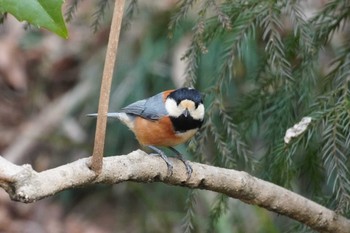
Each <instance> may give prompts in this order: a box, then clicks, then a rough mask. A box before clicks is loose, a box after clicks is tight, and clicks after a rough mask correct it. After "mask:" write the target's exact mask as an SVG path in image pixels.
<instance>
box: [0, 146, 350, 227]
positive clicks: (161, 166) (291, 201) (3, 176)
mask: <svg viewBox="0 0 350 233" xmlns="http://www.w3.org/2000/svg"><path fill="white" fill-rule="evenodd" d="M89 160H90V158H84V159H80V160H77V161H75V162H72V163H70V164H66V165H63V166H60V167H57V168H53V169H50V170H46V171H43V172H36V171H34V170H33V169H32V168H31V166H30V165H23V166H17V165H15V164H13V163H11V162H9V161H7V160H5V159H4V158H2V157H1V156H0V186H1V187H2V188H4V189H5V190H6V191H7V192H8V194H9V195H10V197H11V199H12V200H16V201H20V202H25V203H29V202H34V201H37V200H40V199H42V198H45V197H47V196H52V195H54V194H56V193H58V192H60V191H62V190H65V189H68V188H75V187H78V186H84V185H88V184H96V183H105V184H117V183H121V182H125V181H137V182H145V183H149V182H163V183H165V184H171V185H179V186H184V187H188V188H199V189H206V190H211V191H215V192H218V193H223V194H226V195H228V196H230V197H233V198H237V199H240V200H241V201H243V202H245V203H248V204H251V205H257V206H260V207H263V208H266V209H268V210H271V211H273V212H276V213H279V214H283V215H286V216H288V217H290V218H293V219H295V220H297V221H299V222H301V223H304V224H306V225H308V226H309V227H311V228H312V229H314V230H317V231H319V232H330V233H331V232H332V233H333V232H337V233H349V229H350V220H349V219H346V218H344V217H343V216H341V215H339V214H337V213H335V212H334V211H332V210H329V209H327V208H325V207H323V206H321V205H319V204H317V203H315V202H313V201H311V200H308V199H306V198H304V197H302V196H300V195H298V194H296V193H293V192H291V191H289V190H287V189H285V188H282V187H279V186H277V185H275V184H272V183H269V182H266V181H263V180H261V179H258V178H255V177H253V176H251V175H249V174H248V173H246V172H243V171H236V170H229V169H225V168H218V167H213V166H209V165H204V164H199V163H191V166H192V168H193V174H192V176H191V178H190V179H189V180H187V175H186V170H185V167H184V166H183V164H182V163H181V162H180V161H178V160H176V159H172V162H173V163H174V173H173V175H172V176H167V166H166V165H165V163H164V161H163V160H161V159H160V158H159V157H158V156H150V155H147V154H145V153H144V152H143V151H141V150H137V151H134V152H132V153H130V154H128V155H122V156H113V157H107V158H104V162H103V167H102V171H101V174H100V175H99V176H97V177H96V174H95V173H94V172H93V171H92V170H90V169H89V167H88V164H89Z"/></svg>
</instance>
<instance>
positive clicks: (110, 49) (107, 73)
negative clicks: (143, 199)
mask: <svg viewBox="0 0 350 233" xmlns="http://www.w3.org/2000/svg"><path fill="white" fill-rule="evenodd" d="M124 5H125V0H116V1H115V4H114V11H113V18H112V24H111V30H110V33H109V39H108V45H107V52H106V61H105V65H104V69H103V76H102V83H101V91H100V99H99V105H98V117H97V123H96V133H95V142H94V150H93V153H92V159H91V164H90V168H91V169H92V170H93V171H94V172H95V173H96V174H100V172H101V169H102V159H103V151H104V142H105V135H106V124H107V112H108V105H109V95H110V91H111V83H112V77H113V71H114V64H115V60H116V56H117V49H118V42H119V35H120V29H121V22H122V19H123V10H124Z"/></svg>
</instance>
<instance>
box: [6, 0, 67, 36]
mask: <svg viewBox="0 0 350 233" xmlns="http://www.w3.org/2000/svg"><path fill="white" fill-rule="evenodd" d="M63 2H64V0H15V1H14V0H0V13H4V12H8V13H10V14H12V15H13V16H15V17H16V18H17V19H18V20H19V21H27V22H29V23H30V24H33V25H34V26H37V27H44V28H46V29H48V30H50V31H52V32H54V33H56V34H57V35H59V36H61V37H63V38H67V37H68V31H67V28H66V25H65V23H64V19H63V16H62V11H61V7H62V4H63Z"/></svg>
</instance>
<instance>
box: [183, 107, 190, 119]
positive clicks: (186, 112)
mask: <svg viewBox="0 0 350 233" xmlns="http://www.w3.org/2000/svg"><path fill="white" fill-rule="evenodd" d="M189 115H190V111H188V109H187V108H186V109H185V111H184V116H185V117H188V116H189Z"/></svg>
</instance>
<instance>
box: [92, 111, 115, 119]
mask: <svg viewBox="0 0 350 233" xmlns="http://www.w3.org/2000/svg"><path fill="white" fill-rule="evenodd" d="M97 115H98V114H97V113H90V114H86V116H87V117H97ZM120 115H121V113H119V112H110V113H107V117H109V118H118V119H119V118H120Z"/></svg>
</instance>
